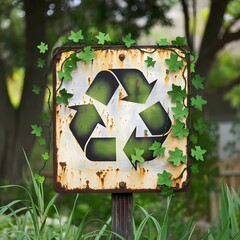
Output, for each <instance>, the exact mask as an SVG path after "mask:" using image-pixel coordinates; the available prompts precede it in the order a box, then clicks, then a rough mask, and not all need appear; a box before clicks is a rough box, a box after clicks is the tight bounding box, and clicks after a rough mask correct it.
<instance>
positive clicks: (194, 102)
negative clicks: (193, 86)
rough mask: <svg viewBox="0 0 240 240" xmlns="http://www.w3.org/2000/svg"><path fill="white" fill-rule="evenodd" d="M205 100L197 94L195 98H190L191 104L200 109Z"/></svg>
mask: <svg viewBox="0 0 240 240" xmlns="http://www.w3.org/2000/svg"><path fill="white" fill-rule="evenodd" d="M206 103H207V101H206V100H204V99H203V98H202V97H201V96H199V95H197V96H196V98H194V97H192V98H191V106H192V107H195V108H196V109H198V110H200V111H202V106H203V105H204V104H206Z"/></svg>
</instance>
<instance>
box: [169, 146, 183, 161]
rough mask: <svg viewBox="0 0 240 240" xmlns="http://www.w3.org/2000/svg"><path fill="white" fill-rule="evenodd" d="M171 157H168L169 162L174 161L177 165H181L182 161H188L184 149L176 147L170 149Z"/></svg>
mask: <svg viewBox="0 0 240 240" xmlns="http://www.w3.org/2000/svg"><path fill="white" fill-rule="evenodd" d="M168 152H169V155H170V157H169V158H168V161H169V162H172V163H173V164H174V165H175V166H179V165H180V164H182V163H186V161H187V157H186V155H183V151H182V150H181V149H179V148H177V147H175V150H174V151H171V150H169V151H168Z"/></svg>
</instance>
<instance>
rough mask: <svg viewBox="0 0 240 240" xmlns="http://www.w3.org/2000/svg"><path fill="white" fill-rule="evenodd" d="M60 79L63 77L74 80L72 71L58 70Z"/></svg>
mask: <svg viewBox="0 0 240 240" xmlns="http://www.w3.org/2000/svg"><path fill="white" fill-rule="evenodd" d="M57 75H58V79H62V80H64V81H70V80H72V75H71V71H68V70H67V71H57Z"/></svg>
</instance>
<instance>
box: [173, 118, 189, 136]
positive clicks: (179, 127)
mask: <svg viewBox="0 0 240 240" xmlns="http://www.w3.org/2000/svg"><path fill="white" fill-rule="evenodd" d="M172 130H173V131H172V135H173V136H174V137H178V138H180V139H182V138H184V137H187V136H188V134H189V129H188V128H186V127H185V124H184V123H183V122H180V121H179V120H176V124H175V125H173V126H172Z"/></svg>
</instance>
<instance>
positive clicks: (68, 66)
mask: <svg viewBox="0 0 240 240" xmlns="http://www.w3.org/2000/svg"><path fill="white" fill-rule="evenodd" d="M78 61H79V59H78V58H77V54H76V53H72V54H71V55H70V58H69V59H67V60H66V61H65V63H64V65H63V69H64V72H69V73H71V72H72V71H73V70H74V69H77V62H78Z"/></svg>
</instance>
